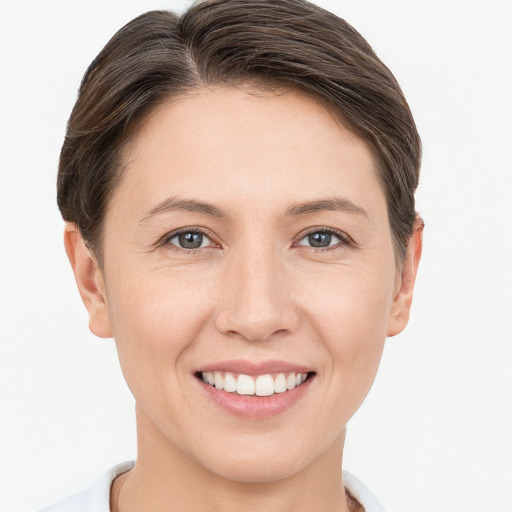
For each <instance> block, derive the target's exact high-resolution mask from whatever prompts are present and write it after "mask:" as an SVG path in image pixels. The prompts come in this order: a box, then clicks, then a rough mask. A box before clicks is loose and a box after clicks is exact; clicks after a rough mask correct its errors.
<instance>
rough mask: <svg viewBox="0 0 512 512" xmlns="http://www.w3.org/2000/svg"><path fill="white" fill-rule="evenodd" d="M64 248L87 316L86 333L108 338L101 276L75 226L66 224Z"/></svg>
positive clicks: (105, 297) (106, 306)
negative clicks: (87, 330) (87, 328)
mask: <svg viewBox="0 0 512 512" xmlns="http://www.w3.org/2000/svg"><path fill="white" fill-rule="evenodd" d="M64 245H65V247H66V253H67V255H68V259H69V262H70V263H71V267H72V268H73V272H74V274H75V279H76V284H77V286H78V291H79V292H80V296H81V297H82V301H83V302H84V304H85V307H86V308H87V311H88V312H89V329H90V330H91V332H92V333H93V334H96V336H99V337H100V338H111V337H112V328H111V326H110V318H109V314H108V304H107V295H106V292H105V283H104V281H103V274H102V272H101V269H100V267H99V265H98V261H97V260H96V258H95V256H94V255H93V254H92V253H91V251H90V250H89V249H88V247H87V246H86V245H85V242H84V240H83V238H82V235H81V233H80V231H79V229H78V227H77V226H76V224H73V223H71V222H68V223H66V228H65V231H64Z"/></svg>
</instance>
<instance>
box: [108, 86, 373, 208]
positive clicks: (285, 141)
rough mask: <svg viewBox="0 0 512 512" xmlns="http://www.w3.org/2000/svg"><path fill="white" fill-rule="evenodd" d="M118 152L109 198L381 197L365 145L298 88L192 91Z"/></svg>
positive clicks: (156, 115) (158, 114) (257, 199)
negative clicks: (116, 178) (119, 165)
mask: <svg viewBox="0 0 512 512" xmlns="http://www.w3.org/2000/svg"><path fill="white" fill-rule="evenodd" d="M123 160H124V167H125V174H124V177H123V179H122V180H121V184H120V186H119V190H118V191H117V192H116V194H115V195H114V202H115V200H116V197H121V198H122V196H123V195H124V194H125V193H128V194H134V193H136V194H137V196H138V199H139V200H145V201H147V202H155V201H158V200H161V199H164V198H165V196H169V195H176V194H184V195H187V196H195V197H198V196H210V195H214V196H215V198H216V199H218V201H221V202H223V204H225V205H229V202H230V201H232V200H233V199H243V200H244V201H245V202H246V203H251V202H252V203H254V204H257V205H258V206H259V207H261V205H262V202H261V201H262V200H264V204H265V205H267V206H270V205H271V204H272V202H273V200H274V199H277V198H279V199H280V200H281V201H293V202H296V200H297V199H303V198H304V199H308V197H307V196H308V195H314V196H317V195H320V196H332V195H334V194H337V193H343V194H345V195H346V194H348V195H350V196H351V197H352V199H354V200H359V201H361V200H362V197H363V196H365V195H366V196H368V195H371V194H368V191H369V190H370V189H372V190H373V189H375V190H373V192H374V195H375V194H377V195H380V196H382V191H381V189H380V186H379V184H378V179H377V171H376V165H375V160H374V158H373V156H372V152H371V151H370V149H369V148H368V146H367V144H366V143H365V142H364V141H363V140H361V139H360V138H358V137H357V136H356V135H354V133H353V132H351V131H350V130H349V129H347V128H346V127H345V126H344V125H343V124H342V123H341V122H340V121H339V119H337V118H336V117H335V116H333V115H331V113H330V112H329V111H328V110H327V109H326V108H325V107H324V106H322V105H320V104H319V103H318V102H316V101H315V100H314V99H313V98H311V97H309V96H307V95H306V94H304V93H301V92H298V91H289V90H288V91H284V90H282V91H274V92H262V91H258V90H256V89H254V88H250V87H238V88H234V87H214V88H204V89H197V90H195V91H192V92H191V93H189V94H187V95H184V96H180V97H178V98H176V99H172V100H171V101H169V102H168V103H166V104H163V105H162V106H160V107H159V108H157V109H156V110H155V111H153V112H152V113H151V114H150V115H149V116H148V117H147V118H146V119H145V120H144V122H143V123H142V125H141V127H140V128H139V130H138V132H137V133H136V134H135V136H134V137H133V139H132V141H131V142H130V144H129V145H128V146H127V147H126V149H125V151H124V155H123ZM276 189H279V194H278V197H276ZM297 194H299V195H302V196H304V197H300V198H298V197H297ZM200 198H201V197H200ZM205 199H209V197H205ZM368 199H369V200H370V202H371V198H369V197H368V198H367V200H368Z"/></svg>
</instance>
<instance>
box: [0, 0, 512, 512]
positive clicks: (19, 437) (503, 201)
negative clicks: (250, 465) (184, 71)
mask: <svg viewBox="0 0 512 512" xmlns="http://www.w3.org/2000/svg"><path fill="white" fill-rule="evenodd" d="M318 3H319V4H321V5H323V6H325V7H327V8H329V9H330V10H333V11H335V12H336V13H337V14H339V15H340V16H342V17H345V18H346V19H347V20H348V21H349V22H351V23H352V24H353V25H354V26H355V27H356V28H357V29H358V30H359V31H360V32H362V34H363V35H364V36H365V37H366V38H367V39H368V40H369V41H370V43H371V44H372V45H373V46H374V48H375V50H376V51H377V53H378V54H379V55H380V56H381V58H382V59H383V60H384V62H386V63H387V64H388V65H389V67H390V68H391V69H392V70H393V71H394V73H395V75H396V76H397V78H398V80H399V82H400V83H401V84H402V87H403V89H404V92H405V94H406V96H407V98H408V100H409V102H410V105H411V108H412V110H413V113H414V114H415V117H416V120H417V124H418V128H419V130H420V133H421V135H422V138H423V143H424V164H423V170H422V178H421V185H420V191H419V192H418V209H419V211H420V212H421V213H422V214H423V216H424V218H425V221H426V224H427V228H426V231H425V251H424V257H423V261H422V264H421V268H420V275H419V280H418V284H417V290H416V297H415V304H414V307H413V314H412V319H411V323H410V325H409V327H408V329H407V330H406V332H405V333H403V334H402V335H400V336H399V337H397V338H394V339H390V340H388V342H387V348H386V350H385V354H384V359H383V361H382V364H381V369H380V373H379V376H378V377H377V381H376V383H375V386H374V388H373V390H372V392H371V393H370V395H369V397H368V399H367V401H366V402H365V404H364V405H363V406H362V408H361V409H360V410H359V412H358V413H357V414H356V416H355V417H354V419H353V420H352V422H351V424H350V426H349V433H348V439H347V447H346V456H345V468H346V469H348V470H350V471H352V472H353V473H355V474H356V475H357V476H359V477H360V478H361V479H362V480H363V481H364V482H365V483H366V484H367V485H368V486H369V487H370V489H372V491H373V492H374V493H375V494H376V496H377V497H378V498H379V499H380V501H381V502H382V503H383V504H384V505H385V506H386V507H387V508H388V509H389V510H390V511H404V512H405V511H450V512H456V511H461V512H462V511H464V512H470V511H482V512H484V511H485V512H489V511H505V512H510V511H512V370H511V367H512V334H511V319H512V292H511V290H512V271H511V266H512V228H511V226H512V200H511V196H512V164H511V147H512V129H511V119H512V102H511V95H512V71H511V64H510V63H511V62H512V2H511V1H510V0H489V1H483V0H481V1H474V0H473V1H471V0H465V1H456V0H442V1H441V0H435V1H432V0H431V1H429V2H427V1H419V0H393V1H390V0H387V1H385V2H384V1H377V0H375V1H371V0H346V1H345V0H344V1H336V0H331V1H328V0H323V1H320V0H319V1H318ZM184 4H185V2H182V1H170V0H168V1H156V0H123V1H120V0H115V1H109V2H105V1H100V0H88V2H82V1H80V2H78V1H64V0H62V1H56V0H46V1H44V2H42V1H36V0H32V1H29V0H26V1H23V0H0V173H1V174H0V233H1V241H0V244H1V245H0V262H1V265H0V287H1V288H0V290H1V293H0V315H1V318H0V329H1V331H0V332H1V338H0V510H2V511H11V512H19V511H26V510H30V509H32V508H37V507H39V506H42V505H46V504H48V503H50V502H52V501H55V500H58V499H60V498H63V497H64V496H65V495H67V494H69V493H71V492H74V491H77V490H79V489H82V488H84V487H85V486H87V485H88V484H89V483H90V482H91V481H92V480H94V479H95V478H96V477H97V476H99V475H100V474H101V473H102V472H103V471H104V470H105V469H107V468H108V467H110V466H111V465H114V464H115V463H118V462H120V461H122V460H126V459H130V458H133V457H134V455H135V446H134V444H135V436H134V431H135V425H134V420H133V403H132V399H131V397H130V395H129V394H128V391H127V390H126V388H125V384H124V382H123V380H122V376H121V373H120V370H119V366H118V362H117V359H116V355H115V351H114V347H113V342H112V341H111V340H100V339H96V338H95V337H94V336H93V335H92V334H90V333H89V332H88V329H87V317H86V314H85V310H84V308H83V306H82V304H81V302H80V298H79V295H78V292H77V291H76V289H75V285H74V280H73V277H72V273H71V271H70V269H69V268H68V263H67V260H66V258H65V254H64V250H63V247H62V243H61V238H62V226H63V224H62V221H61V219H60V216H59V213H58V210H57V207H56V204H55V183H54V182H55V175H56V169H57V159H58V153H59V150H60V145H61V143H62V139H63V135H64V129H65V123H66V120H67V117H68V115H69V113H70V111H71V108H72V105H73V103H74V100H75V95H76V90H77V88H78V84H79V81H80V79H81V76H82V74H83V72H84V71H85V69H86V67H87V65H88V64H89V62H90V61H91V60H92V59H93V57H94V56H95V55H96V54H97V53H98V51H99V50H100V49H101V47H102V46H103V44H104V43H105V42H106V41H107V39H108V38H109V37H110V36H111V35H112V34H113V33H114V31H115V30H117V29H118V28H120V27H121V26H122V25H123V24H124V23H125V22H127V21H129V20H130V19H131V18H133V17H134V16H135V15H137V14H140V13H142V12H144V11H146V10H150V9H153V8H172V9H175V10H182V8H183V6H184ZM298 428H300V427H298Z"/></svg>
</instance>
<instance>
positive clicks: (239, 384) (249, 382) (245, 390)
mask: <svg viewBox="0 0 512 512" xmlns="http://www.w3.org/2000/svg"><path fill="white" fill-rule="evenodd" d="M254 388H255V385H254V379H253V378H252V377H249V375H244V374H242V373H241V374H240V375H239V376H238V379H236V392H237V393H238V394H239V395H254Z"/></svg>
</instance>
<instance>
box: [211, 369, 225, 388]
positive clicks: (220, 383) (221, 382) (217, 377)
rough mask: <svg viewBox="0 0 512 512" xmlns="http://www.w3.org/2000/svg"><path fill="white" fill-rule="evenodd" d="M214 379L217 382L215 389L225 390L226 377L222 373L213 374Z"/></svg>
mask: <svg viewBox="0 0 512 512" xmlns="http://www.w3.org/2000/svg"><path fill="white" fill-rule="evenodd" d="M213 378H214V382H215V387H216V388H217V389H224V377H223V376H222V373H220V372H213Z"/></svg>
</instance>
